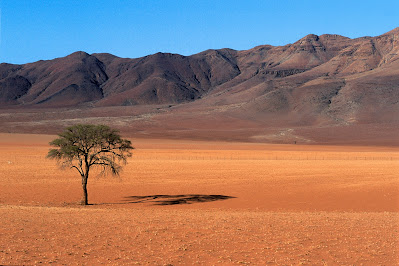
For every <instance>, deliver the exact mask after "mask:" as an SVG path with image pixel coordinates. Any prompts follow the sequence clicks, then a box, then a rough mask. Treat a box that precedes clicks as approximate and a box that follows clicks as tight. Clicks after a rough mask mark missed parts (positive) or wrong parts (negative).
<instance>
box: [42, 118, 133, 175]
mask: <svg viewBox="0 0 399 266" xmlns="http://www.w3.org/2000/svg"><path fill="white" fill-rule="evenodd" d="M50 145H51V146H54V147H56V148H55V149H50V151H49V152H48V155H47V158H50V159H56V160H57V161H58V162H59V163H60V164H61V165H62V166H64V167H71V168H76V169H77V170H78V171H79V173H80V175H81V176H82V177H84V176H85V175H86V174H88V172H89V169H90V168H91V167H92V166H99V167H101V168H102V170H103V172H105V171H108V170H109V171H110V172H111V173H112V174H115V175H117V174H119V171H120V169H121V166H120V165H119V163H126V159H127V158H128V157H130V156H131V155H132V154H131V150H132V149H133V147H132V145H131V142H130V141H129V140H126V139H122V138H121V136H120V135H119V134H118V131H117V130H113V129H111V128H110V127H108V126H105V125H84V124H79V125H75V126H71V127H68V128H67V129H66V130H65V131H64V132H62V133H61V134H59V138H57V139H55V140H53V141H52V142H50Z"/></svg>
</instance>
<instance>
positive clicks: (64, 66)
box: [0, 28, 399, 142]
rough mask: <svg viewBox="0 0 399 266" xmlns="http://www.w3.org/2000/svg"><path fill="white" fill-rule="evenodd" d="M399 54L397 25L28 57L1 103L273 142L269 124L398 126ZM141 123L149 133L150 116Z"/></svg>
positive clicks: (2, 78) (8, 73) (7, 67)
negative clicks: (170, 49) (259, 40)
mask: <svg viewBox="0 0 399 266" xmlns="http://www.w3.org/2000/svg"><path fill="white" fill-rule="evenodd" d="M398 59H399V28H396V29H394V30H392V31H390V32H387V33H385V34H383V35H380V36H376V37H362V38H356V39H350V38H347V37H343V36H340V35H332V34H324V35H321V36H317V35H314V34H310V35H307V36H305V37H304V38H302V39H300V40H298V41H297V42H295V43H293V44H287V45H285V46H271V45H261V46H257V47H255V48H252V49H250V50H244V51H237V50H233V49H219V50H207V51H204V52H201V53H198V54H194V55H191V56H182V55H178V54H169V53H157V54H153V55H148V56H145V57H141V58H135V59H129V58H119V57H117V56H114V55H111V54H104V53H103V54H91V55H90V54H87V53H85V52H75V53H73V54H71V55H68V56H66V57H63V58H56V59H53V60H46V61H38V62H34V63H30V64H24V65H13V64H5V63H3V64H0V106H1V109H3V110H4V112H7V111H6V110H18V112H22V110H34V109H36V108H40V109H43V108H47V109H48V108H50V109H52V110H57V109H60V108H64V109H65V108H67V109H75V108H94V109H93V110H100V109H101V108H102V109H103V110H105V109H107V108H108V109H109V108H111V107H114V108H117V107H118V106H120V108H122V107H126V108H127V107H129V106H131V108H130V109H126V108H125V109H123V108H122V109H123V110H129V111H126V112H121V113H120V115H122V114H123V115H126V116H132V117H133V116H134V115H138V114H140V115H144V114H147V115H148V117H150V118H148V119H140V121H144V120H145V121H146V123H147V124H149V125H151V127H155V128H156V130H158V129H159V130H160V131H162V130H163V129H165V130H167V129H169V130H172V131H173V130H175V131H176V130H178V131H179V130H181V132H183V131H184V132H187V131H192V130H194V129H196V130H198V129H199V127H201V130H204V131H206V129H215V127H220V130H221V132H220V136H219V135H218V134H219V133H215V132H213V133H214V134H216V135H218V136H219V137H220V138H223V137H222V136H223V134H225V133H226V132H233V131H234V130H238V131H240V132H241V131H242V132H244V131H245V132H246V133H242V134H243V135H245V137H242V138H241V137H237V138H238V139H243V140H248V138H250V139H252V140H260V141H262V140H265V141H273V139H271V137H270V136H269V135H268V133H267V134H264V133H265V132H269V130H270V129H271V128H278V130H277V129H276V130H277V131H278V132H280V131H281V130H280V129H281V128H286V129H287V128H288V129H289V131H288V133H287V134H288V135H292V134H293V133H292V132H293V130H294V129H293V128H296V129H295V130H294V131H295V132H299V131H300V129H299V127H302V129H303V127H306V128H319V129H320V128H321V127H331V126H342V127H346V128H347V129H349V128H355V126H356V125H374V128H378V126H377V127H375V125H389V128H391V129H390V130H393V131H392V132H393V133H395V129H396V128H397V127H396V125H398V124H399V119H398V118H399V60H398ZM104 108H105V109H104ZM122 109H121V110H122ZM93 110H92V111H90V112H91V114H93V113H95V111H93ZM109 110H110V109H109ZM143 110H145V111H143ZM34 112H36V111H34ZM87 112H89V111H87ZM100 113H102V112H100ZM117 113H118V112H117ZM87 116H96V115H89V114H87ZM115 116H118V115H117V114H115ZM183 117H184V119H183ZM60 119H61V117H60ZM134 119H136V120H137V117H135V118H134ZM136 120H134V121H136ZM194 121H195V122H194ZM133 124H134V125H135V124H137V122H132V123H131V124H129V125H130V126H131V125H133ZM4 126H6V125H5V124H4ZM6 128H10V126H9V125H8V126H6ZM249 128H252V129H253V130H254V132H250V131H251V130H250V129H249ZM392 128H393V129H392ZM161 129H162V130H161ZM233 129H234V130H233ZM288 129H287V130H288ZM11 130H12V129H11ZM140 130H142V131H146V132H147V131H148V132H152V131H151V130H150V129H149V127H148V125H146V126H144V125H143V126H142V128H141V129H140ZM156 130H155V129H154V130H153V131H154V132H155V131H156ZM232 130H233V131H232ZM279 130H280V131H279ZM277 131H276V132H277ZM148 132H147V133H148ZM223 132H224V133H223ZM262 132H263V133H262ZM282 132H283V133H284V132H285V131H284V130H283V131H282ZM197 133H198V132H197ZM213 133H212V134H213ZM236 133H237V132H236ZM236 133H234V134H236ZM377 133H378V132H376V133H375V134H377ZM393 133H392V134H393ZM148 134H150V135H151V134H152V133H148ZM193 134H194V133H193ZM237 134H238V135H240V134H241V133H237ZM287 134H286V133H284V135H282V136H287ZM301 134H302V133H301ZM303 134H304V133H303ZM303 134H302V136H304V135H303ZM155 135H157V134H155ZM200 135H201V134H200ZM216 135H215V136H216ZM232 138H233V139H235V137H232ZM304 138H305V137H304ZM376 138H379V136H378V134H377V135H376ZM390 138H391V139H395V137H392V136H391V137H390ZM288 139H291V140H292V139H298V140H299V137H298V136H297V135H295V134H294V135H292V136H291V137H288ZM306 139H307V141H313V140H315V139H317V137H316V138H314V137H310V138H306ZM279 141H280V140H277V142H279ZM315 141H316V140H315ZM325 141H326V142H328V140H327V139H326V140H325ZM398 142H399V141H398Z"/></svg>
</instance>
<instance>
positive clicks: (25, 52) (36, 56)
mask: <svg viewBox="0 0 399 266" xmlns="http://www.w3.org/2000/svg"><path fill="white" fill-rule="evenodd" d="M0 1H1V2H0V8H1V43H0V62H7V63H19V64H20V63H28V62H33V61H37V60H40V59H53V58H55V57H62V56H66V55H68V54H70V53H72V52H75V51H86V52H88V53H100V52H101V53H102V52H107V53H112V54H114V55H117V56H120V57H131V58H135V57H141V56H145V55H148V54H153V53H156V52H170V53H179V54H183V55H190V54H194V53H198V52H200V51H203V50H206V49H218V48H226V47H228V48H233V49H237V50H244V49H249V48H252V47H254V46H257V45H261V44H271V45H285V44H288V43H292V42H295V41H296V40H298V39H300V38H302V37H303V36H305V35H307V34H310V33H313V34H317V35H321V34H324V33H331V34H340V35H344V36H347V37H351V38H355V37H361V36H376V35H380V34H382V33H385V32H387V31H390V30H392V29H394V28H396V27H398V26H399V0H388V1H385V0H380V1H375V0H373V1H368V0H363V1H357V0H355V1H351V0H345V1H341V0H335V1H334V0H331V1H330V0H327V1H323V0H318V1H313V0H312V1H311V0H296V1H290V0H286V1H280V0H263V1H262V0H258V1H255V0H245V1H244V0H242V1H235V0H194V1H191V0H180V1H178V0H0Z"/></svg>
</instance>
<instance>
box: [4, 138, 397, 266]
mask: <svg viewBox="0 0 399 266" xmlns="http://www.w3.org/2000/svg"><path fill="white" fill-rule="evenodd" d="M54 138H55V136H51V135H29V134H8V133H1V134H0V191H1V192H0V221H1V227H0V264H4V265H31V264H41V263H43V264H50V263H54V264H56V265H63V264H65V265H71V264H72V265H74V264H87V265H96V264H113V265H122V264H130V265H132V264H138V265H187V264H189V265H191V264H198V265H218V264H220V265H232V264H254V265H269V264H270V265H299V264H305V265H397V264H399V150H398V149H397V147H371V146H370V147H366V146H318V145H293V144H286V145H281V144H257V143H238V142H211V141H188V140H185V141H178V140H157V139H131V140H132V144H133V146H134V147H135V148H136V149H135V150H134V151H133V156H132V157H131V158H130V159H129V160H128V164H127V165H126V166H125V167H124V170H123V172H122V174H121V175H120V176H119V177H113V176H99V175H98V174H96V173H94V174H92V176H91V177H90V179H89V184H88V192H89V203H91V205H89V206H80V205H79V201H80V199H81V194H82V188H81V181H80V177H79V175H78V173H77V171H75V170H73V169H72V170H70V169H60V168H59V167H58V166H57V164H56V162H55V161H51V160H48V159H46V158H45V157H46V154H47V152H48V150H49V148H50V147H49V145H48V142H49V141H51V140H52V139H54Z"/></svg>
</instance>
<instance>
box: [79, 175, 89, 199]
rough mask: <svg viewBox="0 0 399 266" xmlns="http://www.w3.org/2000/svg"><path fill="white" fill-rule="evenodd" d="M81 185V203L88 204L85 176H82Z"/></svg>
mask: <svg viewBox="0 0 399 266" xmlns="http://www.w3.org/2000/svg"><path fill="white" fill-rule="evenodd" d="M82 187H83V198H82V202H81V203H82V205H89V201H88V197H87V177H83V176H82Z"/></svg>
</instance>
